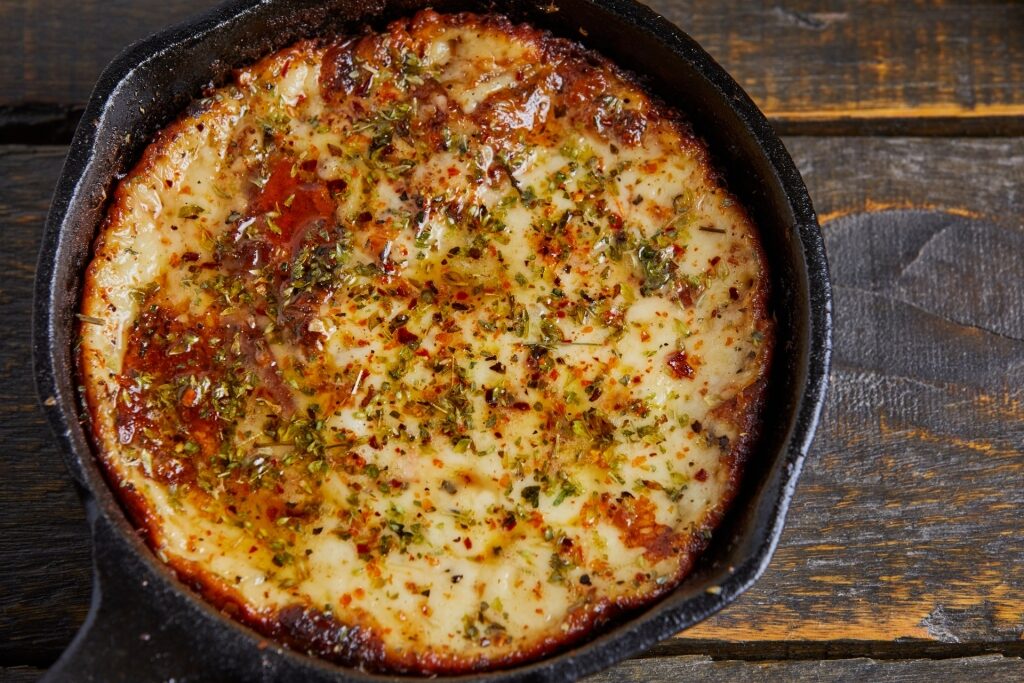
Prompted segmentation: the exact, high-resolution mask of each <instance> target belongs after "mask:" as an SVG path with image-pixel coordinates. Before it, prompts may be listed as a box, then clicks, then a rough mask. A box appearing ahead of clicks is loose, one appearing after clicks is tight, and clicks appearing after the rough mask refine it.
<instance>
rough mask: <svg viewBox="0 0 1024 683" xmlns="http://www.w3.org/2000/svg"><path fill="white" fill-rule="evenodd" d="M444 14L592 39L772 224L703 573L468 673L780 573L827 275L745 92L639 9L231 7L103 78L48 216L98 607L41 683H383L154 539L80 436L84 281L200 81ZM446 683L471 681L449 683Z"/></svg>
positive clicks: (40, 285)
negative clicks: (736, 423)
mask: <svg viewBox="0 0 1024 683" xmlns="http://www.w3.org/2000/svg"><path fill="white" fill-rule="evenodd" d="M425 6H433V7H435V8H436V9H438V10H440V11H446V10H458V9H473V10H476V11H489V10H490V11H497V12H501V13H505V14H508V15H510V16H511V17H512V18H513V19H516V20H526V21H530V22H532V23H534V24H535V25H538V26H541V27H544V28H548V29H550V30H551V31H553V32H554V33H556V34H558V35H562V36H565V37H568V38H572V39H576V40H580V41H582V42H583V43H584V44H586V45H587V46H589V47H592V48H594V49H597V50H599V51H600V52H602V53H604V54H605V55H607V56H608V57H609V58H611V59H612V60H613V61H615V62H617V63H618V64H620V65H622V66H624V67H626V68H628V69H630V70H632V71H633V72H635V73H637V74H640V75H641V76H642V77H643V78H644V79H645V80H646V81H647V83H648V87H649V88H650V89H651V90H652V91H653V92H655V93H657V94H659V95H660V96H662V97H663V98H664V99H665V100H667V101H668V102H669V103H670V104H672V105H675V106H676V107H678V108H680V109H681V110H682V111H684V112H685V113H686V114H687V115H688V116H689V118H690V120H691V121H692V122H693V124H694V128H695V130H696V132H697V134H698V135H700V136H702V137H703V138H704V139H705V140H706V141H707V142H708V144H709V146H710V148H711V150H712V155H713V157H714V159H715V161H716V163H717V165H718V166H719V168H721V169H722V170H723V171H724V173H725V177H726V181H727V183H728V185H729V187H730V189H732V191H733V192H735V193H736V194H737V195H738V196H739V198H740V199H741V201H742V202H743V203H744V204H745V205H746V206H747V207H748V209H749V210H750V211H751V213H752V215H753V217H754V219H755V221H756V222H757V224H758V226H759V227H760V229H761V233H762V237H763V242H764V247H765V251H766V252H767V255H768V260H769V263H770V267H771V275H772V299H771V307H772V311H773V313H774V315H775V317H776V319H777V323H778V328H777V329H778V342H777V347H776V353H775V361H774V363H773V367H772V374H771V379H770V387H769V399H768V401H767V405H766V414H765V423H764V424H765V427H764V430H763V434H762V435H761V439H760V442H759V445H758V447H757V449H756V451H755V453H754V455H753V457H752V458H751V459H750V462H749V465H748V467H747V469H746V472H745V473H744V476H743V481H742V486H741V490H740V492H739V494H738V496H737V498H736V500H735V502H734V504H733V507H732V509H731V510H730V512H729V514H728V515H727V516H726V518H725V520H724V521H723V523H722V526H721V527H720V528H719V529H718V531H717V532H716V534H715V535H714V537H713V539H712V542H711V545H710V547H709V548H708V549H707V551H706V552H705V553H704V554H703V555H702V557H701V559H700V560H699V562H698V563H697V566H696V568H695V569H694V571H693V573H692V574H690V575H689V576H688V577H687V578H686V580H685V581H683V583H682V584H681V585H680V586H679V587H678V588H676V590H675V591H673V592H672V593H670V594H669V595H667V596H666V597H664V598H663V599H661V600H660V601H658V602H657V603H656V604H654V605H652V606H650V607H648V608H646V609H643V610H638V611H636V612H634V613H631V614H626V615H624V616H622V617H621V618H620V619H618V620H617V621H615V622H614V623H613V624H610V625H609V626H608V627H606V628H604V629H602V630H601V632H600V633H598V634H595V636H594V637H593V638H591V639H590V640H588V641H586V642H583V643H581V644H577V645H575V646H573V647H572V648H570V649H566V650H565V651H563V652H560V653H558V654H556V655H553V656H550V657H547V658H545V659H543V660H541V661H538V662H535V663H532V664H525V665H521V666H517V667H514V668H510V669H506V670H503V671H495V672H492V673H488V674H484V675H482V676H478V677H475V678H476V679H478V680H486V681H492V682H497V681H527V680H529V681H559V683H562V682H565V681H570V680H574V679H576V678H579V677H581V676H585V675H587V674H590V673H593V672H595V671H597V670H599V669H602V668H604V667H607V666H610V665H611V664H613V663H615V662H617V661H619V660H621V659H623V658H625V657H628V656H630V655H633V654H636V653H639V652H640V651H642V650H644V649H646V648H648V647H650V646H651V645H653V644H654V643H655V642H657V641H659V640H661V639H663V638H667V637H669V636H671V635H673V634H675V633H677V632H679V631H680V630H682V629H685V628H687V627H689V626H692V625H693V624H696V623H697V622H699V621H701V620H702V619H704V618H706V617H707V616H709V615H710V614H713V613H714V612H716V611H717V610H719V609H721V608H722V607H724V606H725V605H727V604H729V603H730V602H732V601H733V600H734V599H735V598H736V597H737V596H738V595H739V594H740V593H742V592H743V591H744V590H745V589H746V588H748V587H749V586H750V585H751V584H752V583H753V582H754V581H755V580H756V579H757V578H758V576H760V574H761V573H762V572H763V571H764V568H765V567H766V566H767V564H768V560H769V558H770V557H771V554H772V551H773V550H774V548H775V544H776V542H777V541H778V538H779V534H780V533H781V531H782V525H783V520H784V517H785V513H786V508H787V507H788V504H789V500H790V497H791V495H792V493H793V489H794V487H795V485H796V480H797V476H798V475H799V472H800V468H801V465H802V463H803V460H804V456H805V454H806V452H807V449H808V446H809V445H810V441H811V437H812V435H813V432H814V429H815V426H816V424H817V422H818V416H819V413H820V411H821V406H822V402H823V400H824V395H825V387H826V381H827V376H828V365H829V355H830V339H831V295H830V287H829V280H828V266H827V263H826V260H825V253H824V248H823V244H822V238H821V232H820V229H819V227H818V223H817V219H816V216H815V214H814V209H813V207H812V206H811V202H810V198H809V197H808V196H807V189H806V188H805V186H804V183H803V181H802V180H801V178H800V174H799V173H798V172H797V170H796V168H795V167H794V165H793V161H792V159H790V157H789V154H787V152H786V150H785V148H784V147H783V146H782V143H781V142H780V141H779V139H778V138H777V137H776V135H775V133H774V132H773V131H772V129H771V127H770V126H769V125H768V122H767V121H766V120H765V118H764V116H763V115H762V114H761V112H760V111H758V109H757V107H756V106H755V105H754V104H753V102H751V100H750V99H749V98H748V97H747V95H746V94H745V93H744V92H743V91H742V90H741V89H740V87H739V86H738V85H737V84H736V83H735V82H734V81H733V80H732V78H730V77H729V75H728V74H726V73H725V71H723V70H722V68H721V67H720V66H718V64H716V63H715V62H714V61H713V60H712V59H711V57H709V56H708V55H707V53H705V52H704V51H703V50H702V49H701V48H700V47H699V46H698V45H697V44H696V43H695V42H694V41H693V40H692V39H690V38H689V37H687V36H686V35H685V34H684V33H683V32H682V31H680V30H679V29H678V28H676V27H675V26H673V25H672V24H670V23H669V22H668V21H666V20H665V19H663V18H662V17H660V16H658V15H657V14H655V13H654V12H652V11H651V10H649V9H647V8H646V7H644V6H642V5H640V4H638V3H636V2H632V0H553V1H552V0H538V1H537V2H535V3H534V2H529V1H527V0H493V1H492V2H489V3H486V2H484V3H482V2H476V3H472V2H468V1H467V0H434V1H433V2H427V1H424V0H318V1H313V0H262V1H256V0H234V1H232V2H228V3H225V4H223V5H221V6H219V7H217V8H216V9H214V10H213V11H211V12H209V13H208V14H205V15H203V16H200V17H197V18H196V19H194V20H192V21H189V22H187V23H185V24H182V25H180V26H178V27H176V28H172V29H170V30H168V31H166V32H164V33H161V34H159V35H156V36H154V37H152V38H149V39H147V40H144V41H142V42H141V43H138V44H136V45H134V46H133V47H131V48H129V49H128V50H126V51H125V52H124V53H123V54H122V55H121V56H120V57H118V58H117V59H116V60H115V61H114V62H113V64H111V65H110V66H109V67H108V68H107V70H106V71H105V72H104V73H103V75H102V76H101V77H100V80H99V83H98V84H97V85H96V89H95V91H94V92H93V95H92V98H91V99H90V101H89V105H88V107H87V108H86V111H85V115H84V116H83V117H82V122H81V124H80V125H79V127H78V131H77V132H76V134H75V138H74V141H73V142H72V144H71V149H70V151H69V153H68V157H67V161H66V162H65V164H64V170H63V173H62V174H61V177H60V181H59V183H58V185H57V188H56V192H55V194H54V198H53V204H52V206H51V209H50V214H49V217H48V218H47V222H46V228H45V234H44V236H43V246H42V251H41V254H40V256H39V269H38V275H37V280H36V299H35V320H34V353H35V365H36V381H37V384H38V390H39V395H40V398H41V399H42V403H43V406H44V410H45V412H46V414H47V416H48V418H49V420H50V423H51V425H52V426H53V429H54V431H55V432H56V434H57V438H58V441H59V443H60V445H61V447H62V450H63V452H64V456H65V460H66V462H67V466H68V469H69V470H70V472H71V476H72V477H73V478H74V480H75V482H76V484H77V486H78V490H79V492H80V493H81V496H82V501H83V504H84V505H85V509H86V513H87V515H88V519H89V522H90V525H91V528H92V536H93V544H94V545H93V547H94V562H95V572H94V585H93V600H92V608H91V610H90V612H89V615H88V617H87V618H86V622H85V625H84V626H83V627H82V629H81V631H79V633H78V635H77V636H76V637H75V640H74V641H73V642H72V643H71V646H70V647H69V648H68V650H67V651H66V652H65V653H64V655H63V656H62V657H61V658H60V660H59V661H58V662H57V663H56V665H55V666H54V667H53V668H52V669H51V670H50V671H49V673H48V675H47V677H46V679H45V680H47V681H132V682H134V683H144V682H147V681H166V680H169V679H173V680H175V681H198V680H203V681H210V680H213V681H249V680H252V681H256V680H266V681H270V680H303V681H381V680H392V679H393V677H387V676H380V675H371V674H367V673H365V672H361V671H359V670H356V669H346V668H341V667H337V666H334V665H332V664H329V663H327V662H324V661H321V660H317V659H313V658H311V657H307V656H305V655H302V654H299V653H296V652H292V651H289V650H286V649H283V648H282V647H280V646H278V645H277V644H275V643H273V642H267V641H266V640H265V639H263V638H261V637H260V636H259V635H258V634H256V633H255V632H253V631H252V630H250V629H248V628H246V627H245V626H242V625H240V624H239V623H237V622H234V621H232V620H230V619H229V618H227V617H225V616H224V615H222V614H221V613H219V612H218V611H217V610H215V609H213V608H212V607H210V606H209V605H208V604H207V603H205V602H204V601H203V600H202V599H201V598H199V597H198V596H197V595H196V594H195V593H193V592H192V591H190V590H189V589H188V588H187V587H186V586H184V585H183V584H182V583H180V582H179V581H178V580H177V579H176V578H175V576H174V574H173V573H172V572H171V571H169V570H168V569H167V568H166V567H165V565H163V564H162V563H161V562H160V561H158V560H157V559H156V558H155V557H154V556H153V554H152V553H151V552H150V550H149V549H148V548H147V547H146V546H145V545H144V544H143V542H142V541H141V540H140V538H139V536H138V535H137V533H136V532H135V530H134V529H133V528H132V525H131V524H130V523H129V522H128V521H127V519H126V518H125V515H124V513H123V511H122V509H121V508H120V506H119V504H118V501H117V499H116V498H115V496H114V495H113V494H112V493H111V491H110V489H109V488H108V485H107V482H106V480H105V479H104V477H103V475H102V474H101V472H100V469H99V467H98V466H97V462H96V460H95V459H94V457H93V453H92V449H91V445H90V442H89V439H88V438H87V437H86V433H85V431H84V430H83V428H82V424H81V419H82V418H81V415H82V412H81V410H80V406H79V395H78V391H77V387H76V384H77V383H76V378H75V370H74V363H73V347H74V344H75V338H74V337H75V331H74V330H75V317H74V314H75V312H76V311H77V310H78V304H79V296H80V282H81V277H82V273H83V270H84V267H85V265H86V264H87V262H88V260H89V257H90V248H91V245H92V242H93V238H94V236H95V234H96V230H97V226H98V225H99V223H100V220H101V218H102V216H103V213H104V210H105V208H106V203H107V197H108V194H109V192H110V191H111V188H112V187H113V185H114V183H115V182H116V180H117V178H118V174H120V173H123V172H125V171H126V170H127V169H128V168H130V167H131V166H132V164H133V163H134V162H135V160H136V159H137V158H138V157H139V155H140V153H141V151H142V148H143V147H144V146H145V144H146V143H147V141H148V140H149V138H150V136H151V135H152V134H153V133H154V132H155V131H156V130H158V129H159V128H160V127H161V126H163V125H165V124H166V123H168V122H169V121H171V120H172V119H173V118H175V116H176V115H177V114H178V112H180V111H181V110H182V109H183V108H184V107H185V106H186V105H187V104H188V102H189V101H190V100H191V99H192V98H194V97H196V96H197V94H198V93H199V92H200V91H201V89H202V87H203V86H204V85H206V84H207V83H209V82H210V81H213V82H215V83H218V82H223V81H224V80H225V78H226V76H227V75H228V74H229V71H230V69H231V68H233V67H237V66H240V65H243V64H245V63H247V62H251V61H253V60H255V59H256V58H257V57H259V56H261V55H263V54H266V53H268V52H270V51H271V50H275V49H277V48H280V47H283V46H285V45H287V44H289V43H291V42H293V41H294V40H296V39H298V38H299V37H304V36H310V35H316V34H322V33H325V32H331V31H338V30H342V31H343V30H352V29H354V28H355V27H357V26H360V25H362V24H364V23H370V24H373V25H381V24H383V23H384V22H385V21H387V20H389V19H393V18H397V17H399V16H403V15H408V14H411V13H412V12H414V11H415V10H417V9H419V8H422V7H425ZM451 680H458V679H457V678H452V679H451Z"/></svg>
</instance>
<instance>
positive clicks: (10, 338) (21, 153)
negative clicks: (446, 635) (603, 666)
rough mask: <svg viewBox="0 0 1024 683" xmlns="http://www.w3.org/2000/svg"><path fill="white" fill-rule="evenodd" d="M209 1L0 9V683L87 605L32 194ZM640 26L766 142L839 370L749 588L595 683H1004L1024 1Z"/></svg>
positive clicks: (1021, 458)
mask: <svg viewBox="0 0 1024 683" xmlns="http://www.w3.org/2000/svg"><path fill="white" fill-rule="evenodd" d="M208 4H209V2H208V0H148V1H146V2H142V1H140V0H5V2H4V3H3V4H0V44H3V45H5V46H6V48H5V52H4V55H3V57H0V229H2V231H3V233H2V235H3V242H2V248H0V273H2V274H3V275H2V278H3V279H2V280H0V323H2V325H0V444H2V449H3V452H2V454H0V667H3V668H0V680H11V681H22V680H30V679H34V678H35V677H37V676H38V675H39V674H40V673H41V671H42V670H43V669H45V668H46V667H47V666H48V665H49V664H50V663H52V662H53V661H54V659H55V658H56V657H57V656H58V655H59V653H60V652H61V650H62V649H63V648H64V647H65V645H67V643H68V641H69V640H70V639H71V637H72V635H73V634H74V632H75V630H76V629H77V627H78V625H79V624H80V623H81V622H82V619H83V617H84V616H85V613H86V610H87V607H88V604H89V580H90V576H89V575H90V558H89V541H88V536H87V531H86V526H85V522H84V519H83V514H82V511H81V509H80V508H79V504H78V500H77V499H76V497H75V493H74V491H73V489H72V486H71V483H70V481H69V479H68V478H67V477H66V475H65V472H64V466H63V464H62V462H61V458H60V455H59V454H58V453H57V451H56V449H55V447H54V445H53V441H52V439H51V437H50V435H49V432H48V429H47V427H46V426H45V424H44V423H43V418H42V416H41V414H40V411H39V410H38V408H37V407H36V399H35V396H34V390H33V384H32V382H33V380H32V371H31V366H30V358H29V354H30V349H29V318H30V315H31V297H32V279H33V271H34V264H35V259H36V250H37V246H38V241H39V233H40V228H41V225H42V222H43V218H44V215H45V213H46V210H47V207H48V203H49V197H50V193H51V191H52V188H53V186H54V183H55V181H56V179H57V174H58V172H59V171H60V166H61V162H62V161H63V157H64V154H65V150H66V147H65V145H66V144H67V142H68V140H69V139H70V135H71V133H72V131H73V129H74V125H75V122H76V120H77V117H78V115H79V113H80V111H81V109H82V106H83V104H84V102H85V99H86V97H87V96H88V93H89V90H90V88H91V87H92V84H93V82H94V80H95V78H96V76H97V74H98V72H99V70H100V69H101V68H102V66H103V65H104V64H105V63H106V62H107V61H108V60H109V59H110V58H111V57H112V56H113V55H114V53H115V52H116V51H117V50H118V49H119V48H121V47H122V46H124V45H126V44H127V43H129V42H130V41H132V40H134V39H136V38H138V37H141V36H143V35H145V34H146V33H148V32H150V31H153V30H155V29H158V28H160V27H162V26H165V25H167V24H168V23H169V22H172V21H174V20H177V19H180V18H183V17H185V16H187V15H188V14H190V13H193V12H195V11H197V10H200V9H202V8H204V7H205V6H207V5H208ZM652 4H653V5H654V6H655V8H656V9H658V10H659V11H661V12H662V13H663V14H665V15H666V16H668V17H669V18H670V19H671V20H673V21H675V22H676V23H677V24H679V25H680V26H681V27H683V29H684V30H686V31H688V32H689V33H690V34H692V35H693V36H694V37H695V38H697V40H699V41H700V42H701V43H702V44H703V45H704V46H705V47H706V48H707V49H708V50H709V51H710V52H711V54H712V55H714V56H715V57H716V58H717V59H719V60H720V61H721V62H722V64H723V65H724V66H725V67H726V68H727V69H728V70H729V71H730V72H731V73H732V74H733V75H734V76H735V77H736V78H737V80H739V82H740V83H741V84H742V85H743V86H744V87H745V88H747V90H748V91H749V92H750V94H751V95H752V96H753V97H754V99H755V100H757V102H758V103H759V104H760V105H761V107H762V108H763V109H764V111H765V112H766V113H767V114H768V116H769V118H771V119H772V121H773V122H774V123H775V125H776V126H777V128H778V129H779V130H780V132H781V133H782V134H783V135H784V136H785V143H786V145H787V147H788V148H789V150H790V151H791V153H792V154H793V156H794V158H795V159H796V162H797V165H798V166H799V167H800V169H801V171H802V172H803V174H804V177H805V179H806V181H807V184H808V185H809V187H810V191H811V196H812V198H813V199H814V202H815V205H816V207H817V210H818V212H819V215H820V217H821V222H822V227H823V230H824V233H825V239H826V242H827V246H828V252H829V258H830V259H831V264H832V276H833V281H834V284H835V308H836V337H835V362H834V367H833V372H832V389H831V393H830V396H829V401H828V405H827V408H826V411H825V415H824V418H823V421H822V425H821V428H820V429H819V432H818V437H817V439H816V441H815V445H814V448H813V449H812V452H811V455H810V457H809V459H808V462H807V467H806V469H805V473H804V476H803V478H802V480H801V483H800V487H799V490H798V492H797V495H796V498H795V500H794V502H793V505H792V508H791V510H790V514H789V524H788V526H787V528H786V532H785V534H784V535H783V537H782V542H781V544H780V546H779V549H778V552H777V553H776V556H775V559H774V561H773V562H772V565H771V568H770V569H769V570H768V572H767V574H765V576H764V578H762V579H761V581H760V582H759V583H758V584H757V585H756V586H755V587H754V588H753V589H751V590H750V591H749V592H748V593H747V594H746V595H744V596H743V597H742V598H741V599H740V600H738V601H737V602H736V603H735V604H734V605H732V606H731V607H729V608H728V609H726V610H725V611H724V612H722V613H720V614H719V615H717V616H715V617H714V618H712V619H709V620H708V621H707V622H705V623H703V624H701V625H700V626H698V627H696V628H694V629H691V630H690V631H687V632H686V633H685V634H683V635H681V636H679V637H677V638H675V639H672V640H670V641H668V642H665V643H663V644H661V645H659V646H657V647H655V648H654V649H653V650H652V651H650V652H648V653H646V654H645V655H643V656H642V657H640V658H637V659H633V660H630V661H627V662H625V663H623V664H621V665H620V666H618V667H617V668H615V669H613V670H612V671H610V672H607V673H605V674H602V675H600V676H597V677H595V680H602V681H618V680H623V679H629V680H637V681H639V680H644V681H656V680H693V681H711V680H716V681H718V680H737V681H769V680H770V681H792V680H850V681H862V680H883V681H897V680H898V681H927V682H929V683H931V682H932V681H947V680H968V679H976V680H984V681H986V683H988V682H990V681H1020V680H1024V660H1022V659H1021V657H1022V656H1024V640H1022V634H1024V521H1022V518H1024V514H1022V512H1024V3H1020V2H1016V3H1014V2H994V1H993V2H981V1H977V2H972V1H970V0H962V1H959V2H956V1H949V2H939V1H938V0H934V1H932V0H919V1H918V2H914V3H905V2H879V1H873V0H860V1H858V2H854V1H853V0H846V1H844V0H831V1H821V2H810V1H805V2H796V1H792V2H784V1H780V2H778V3H766V2H753V1H747V2H743V1H741V0H693V1H687V0H654V1H653V2H652Z"/></svg>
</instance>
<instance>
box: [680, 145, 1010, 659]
mask: <svg viewBox="0 0 1024 683" xmlns="http://www.w3.org/2000/svg"><path fill="white" fill-rule="evenodd" d="M788 144H789V147H790V149H791V151H792V152H793V154H794V157H795V159H796V161H797V164H798V165H799V166H800V168H801V169H802V170H803V173H804V175H805V178H806V180H807V182H808V185H809V187H810V190H811V196H812V197H814V199H815V201H816V204H817V206H818V208H819V210H820V211H821V212H822V218H823V224H824V233H825V239H826V245H827V248H828V253H829V258H830V262H831V270H832V274H833V282H834V285H835V310H836V330H835V363H834V370H833V373H832V390H831V393H830V396H829V401H828V404H827V408H826V414H825V417H824V419H823V422H822V427H821V429H820V430H819V436H818V438H817V440H816V442H815V448H814V455H813V457H812V458H811V460H810V462H809V463H808V466H807V468H806V473H805V476H804V478H803V479H802V481H801V485H800V489H799V493H798V495H797V497H796V499H795V500H794V504H793V507H792V509H791V512H790V517H789V520H790V522H789V525H788V527H787V530H786V533H785V535H784V537H783V539H782V543H781V545H780V547H779V551H778V553H777V555H776V557H775V560H774V562H773V565H772V568H771V570H769V572H768V573H767V574H766V576H765V577H764V578H763V579H762V581H761V582H760V583H759V584H758V585H757V586H756V587H755V589H754V590H752V591H750V593H748V594H747V595H745V596H744V597H743V598H741V599H740V600H739V601H738V602H737V603H736V604H734V605H733V606H732V607H731V608H730V609H728V610H726V611H725V612H723V613H721V614H720V615H719V616H717V617H715V618H713V619H711V620H709V621H708V622H705V623H704V624H702V625H701V626H698V627H697V628H696V629H693V630H692V631H690V632H688V633H687V634H686V639H688V640H690V639H710V640H716V641H729V642H734V643H740V642H748V643H749V642H751V641H776V642H779V641H792V640H821V641H828V640H862V641H885V640H890V641H891V640H894V639H898V638H913V639H920V640H931V641H940V642H945V643H961V642H978V641H1004V642H1010V643H1017V645H1015V647H1019V640H1020V638H1021V634H1022V633H1024V599H1022V598H1024V590H1022V587H1024V537H1022V535H1021V525H1020V518H1019V510H1020V509H1021V506H1022V504H1024V448H1022V444H1024V420H1022V418H1024V407H1022V406H1024V381H1022V380H1024V325H1022V322H1021V317H1020V311H1022V310H1024V290H1022V289H1021V287H1020V282H1021V281H1024V248H1022V247H1024V224H1022V217H1024V194H1021V192H1020V187H1021V186H1022V185H1024V141H1021V140H1016V141H1006V142H994V141H981V140H976V141H971V140H930V141H922V140H900V139H857V140H852V139H824V140H820V139H810V138H796V139H791V140H789V141H788Z"/></svg>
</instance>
